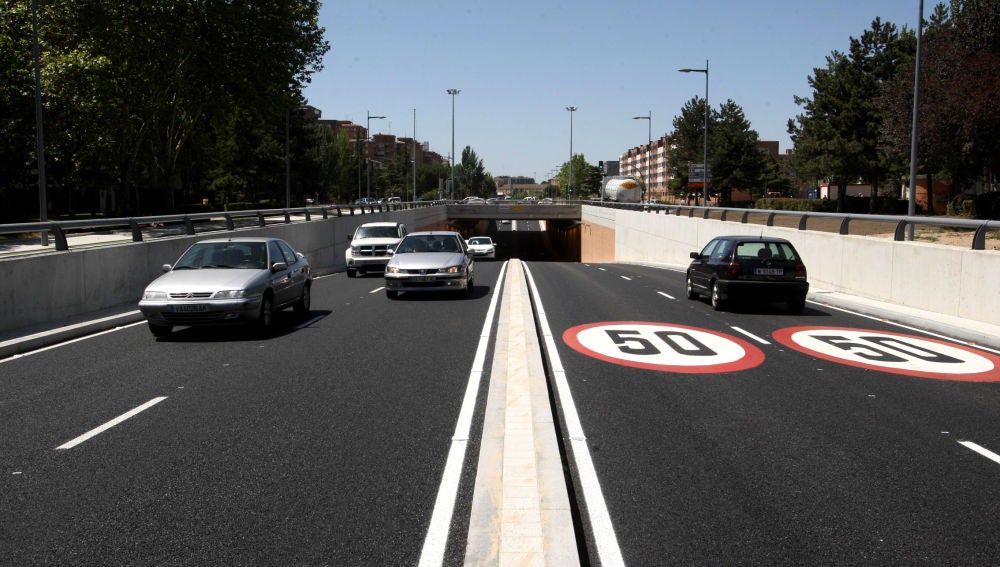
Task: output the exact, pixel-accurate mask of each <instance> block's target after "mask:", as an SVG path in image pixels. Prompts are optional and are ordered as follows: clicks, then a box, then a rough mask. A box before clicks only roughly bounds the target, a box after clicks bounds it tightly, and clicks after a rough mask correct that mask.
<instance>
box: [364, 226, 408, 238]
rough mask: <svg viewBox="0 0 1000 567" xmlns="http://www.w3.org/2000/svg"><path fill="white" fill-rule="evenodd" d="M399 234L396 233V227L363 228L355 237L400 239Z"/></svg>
mask: <svg viewBox="0 0 1000 567" xmlns="http://www.w3.org/2000/svg"><path fill="white" fill-rule="evenodd" d="M398 237H399V234H398V233H397V232H396V227H394V226H362V227H360V228H358V232H357V233H356V234H355V235H354V238H398Z"/></svg>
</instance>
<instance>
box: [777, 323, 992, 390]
mask: <svg viewBox="0 0 1000 567" xmlns="http://www.w3.org/2000/svg"><path fill="white" fill-rule="evenodd" d="M772 336H773V337H774V339H775V340H777V341H778V342H780V343H781V344H783V345H785V346H787V347H789V348H792V349H795V350H797V351H799V352H803V353H805V354H808V355H810V356H815V357H818V358H822V359H824V360H829V361H832V362H837V363H840V364H846V365H849V366H856V367H859V368H867V369H869V370H880V371H882V372H891V373H893V374H905V375H908V376H918V377H921V378H932V379H935V380H954V381H962V382H1000V357H998V356H996V355H993V354H989V353H987V352H984V351H980V350H977V349H975V348H972V347H968V346H964V345H959V344H955V343H949V342H945V341H942V340H937V339H930V338H926V337H918V336H914V335H904V334H900V333H891V332H889V331H872V330H868V329H851V328H844V327H788V328H785V329H779V330H777V331H775V332H774V333H772Z"/></svg>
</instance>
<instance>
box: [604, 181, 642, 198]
mask: <svg viewBox="0 0 1000 567" xmlns="http://www.w3.org/2000/svg"><path fill="white" fill-rule="evenodd" d="M601 197H602V198H603V199H604V200H606V201H615V202H617V203H638V202H640V201H642V185H641V184H640V183H639V181H638V180H637V179H636V178H634V177H629V176H627V175H613V176H611V177H606V178H605V179H604V188H603V189H602V191H601Z"/></svg>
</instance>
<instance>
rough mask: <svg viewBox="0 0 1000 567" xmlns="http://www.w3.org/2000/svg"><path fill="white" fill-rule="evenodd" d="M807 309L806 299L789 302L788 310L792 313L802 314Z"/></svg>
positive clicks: (790, 300) (798, 298) (799, 298)
mask: <svg viewBox="0 0 1000 567" xmlns="http://www.w3.org/2000/svg"><path fill="white" fill-rule="evenodd" d="M805 308H806V298H804V297H796V298H795V299H789V300H788V310H789V311H791V312H792V313H802V310H803V309H805Z"/></svg>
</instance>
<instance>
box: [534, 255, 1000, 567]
mask: <svg viewBox="0 0 1000 567" xmlns="http://www.w3.org/2000/svg"><path fill="white" fill-rule="evenodd" d="M528 267H529V269H530V270H531V272H532V274H533V277H534V278H535V279H536V282H537V286H538V290H539V295H540V298H541V300H542V303H543V305H544V309H545V312H546V313H547V314H548V318H549V322H550V324H551V326H552V331H553V333H554V334H555V335H556V336H560V335H562V338H563V340H561V341H556V342H557V344H558V350H559V356H560V357H561V360H562V364H563V366H564V367H565V371H566V377H567V381H568V382H569V384H570V390H571V391H572V396H573V399H574V401H575V405H576V408H577V411H578V412H579V415H580V419H581V421H582V425H583V428H584V432H585V433H586V436H587V441H588V445H589V447H590V451H591V453H592V457H593V460H594V462H595V466H596V469H597V474H598V477H599V478H600V479H601V481H602V488H603V491H604V496H605V499H606V501H607V505H608V508H609V511H610V514H611V517H612V521H613V523H614V526H615V530H616V534H617V538H618V541H619V544H620V546H621V551H622V555H623V557H624V560H625V563H626V564H629V565H653V564H681V565H690V564H699V565H734V564H740V565H778V564H781V565H817V564H826V565H830V564H836V565H885V564H896V565H913V564H930V565H945V564H949V565H957V564H963V565H970V564H980V565H985V564H997V562H998V561H1000V548H998V544H997V541H1000V537H998V536H1000V527H998V525H997V523H996V521H995V520H996V518H997V513H996V502H997V499H998V496H1000V494H998V493H1000V484H998V483H997V480H998V478H1000V464H998V463H996V462H993V461H991V460H989V459H988V458H984V456H982V455H980V454H977V453H975V452H973V451H971V450H969V449H968V448H967V447H966V446H965V445H961V444H959V442H960V441H973V442H975V443H976V444H977V445H979V446H985V447H987V448H991V449H992V450H994V451H996V450H998V449H1000V422H998V420H997V419H996V418H997V408H998V407H1000V386H998V384H997V383H996V382H992V383H985V382H967V381H963V380H967V379H970V378H972V379H976V378H983V375H980V374H976V373H973V374H971V375H969V374H962V373H958V374H938V375H936V376H935V377H934V378H929V377H927V376H913V375H907V374H900V373H899V372H912V371H925V370H928V368H927V367H926V366H922V365H921V363H923V362H928V359H931V361H930V363H931V364H933V363H934V362H935V361H934V360H933V359H935V357H936V358H937V359H938V360H939V361H945V362H937V364H938V366H943V367H950V366H959V363H957V362H956V361H954V360H947V359H946V358H944V357H943V356H941V353H943V352H949V353H950V354H955V353H953V352H951V351H945V350H944V349H943V347H941V348H939V347H938V346H937V345H936V343H932V344H931V345H929V348H927V347H928V344H927V343H922V342H918V341H915V340H913V339H912V338H910V337H918V338H920V337H924V338H927V337H926V335H923V334H922V333H920V332H917V331H914V330H907V329H901V328H899V327H897V326H895V325H892V324H889V323H886V322H881V321H877V320H873V319H870V318H862V317H858V316H855V315H850V314H846V313H843V312H840V311H837V310H832V309H827V308H823V307H819V306H817V305H816V304H809V305H808V306H807V308H806V310H805V312H804V313H802V314H801V315H791V314H789V313H787V312H786V311H785V309H784V307H783V306H781V305H776V306H761V305H750V306H746V305H745V306H742V307H740V308H737V310H736V311H735V312H722V313H720V312H716V311H714V310H713V309H712V308H711V306H710V305H709V304H708V303H707V301H706V300H704V299H702V300H688V299H686V297H685V295H684V278H683V274H680V273H677V272H671V271H665V270H659V269H654V268H644V267H638V266H627V265H589V266H588V265H580V264H556V263H535V264H531V263H529V265H528ZM569 282H572V284H570V283H569ZM622 322H624V323H622ZM636 322H647V323H654V324H659V325H664V327H662V328H661V331H660V332H661V333H664V330H665V334H661V335H657V334H656V331H655V329H656V328H657V327H651V328H650V329H652V330H650V329H646V330H644V331H642V329H644V327H642V326H641V325H639V324H638V323H636ZM616 323H620V324H618V325H617V326H615V325H609V324H616ZM597 324H604V325H605V327H604V330H603V331H602V332H603V334H604V335H605V336H606V337H607V338H605V339H604V341H603V343H600V342H598V341H597V340H596V339H594V338H593V337H592V338H591V339H589V340H590V342H589V343H587V341H583V342H584V343H587V344H590V345H591V346H592V347H594V345H599V346H600V348H596V347H595V348H592V349H589V350H588V351H586V352H581V350H579V349H574V348H572V347H571V346H570V345H569V343H568V339H569V337H568V336H566V334H565V331H566V330H567V329H575V328H580V327H581V326H594V325H597ZM801 327H806V328H820V331H819V335H818V336H821V337H827V341H828V342H833V343H839V344H841V345H847V349H844V348H840V347H835V348H834V349H833V350H834V351H843V352H844V353H845V356H846V355H852V357H853V361H854V362H856V361H857V360H861V361H866V360H872V361H874V360H876V359H883V358H889V357H890V356H894V355H899V356H897V358H900V359H908V360H906V361H904V362H903V363H901V364H899V368H897V369H894V370H892V371H885V370H876V369H872V368H862V367H858V366H852V365H848V364H845V363H843V362H834V361H833V360H828V359H824V358H821V357H819V356H815V355H810V354H809V353H806V352H800V351H799V350H796V349H793V348H790V347H789V346H787V345H785V344H783V343H782V342H779V340H777V337H778V336H779V335H780V333H779V335H776V334H775V333H776V331H779V330H780V329H787V328H801ZM829 327H836V328H849V329H863V330H865V333H863V334H862V335H863V336H868V337H875V338H876V339H880V340H881V342H876V341H875V340H873V339H872V340H870V342H868V343H867V344H866V346H864V347H860V346H853V345H851V343H849V342H847V341H846V340H844V339H840V338H834V339H829V337H839V336H841V335H844V336H846V335H847V332H845V331H842V330H830V329H826V328H829ZM597 328H598V329H600V328H601V327H597ZM609 330H610V331H611V332H612V333H617V335H615V336H616V337H617V339H618V340H617V342H615V341H614V340H612V339H613V338H614V337H612V335H611V334H608V331H609ZM698 333H703V334H698ZM704 333H708V334H704ZM882 333H891V334H890V335H889V336H888V337H885V336H882ZM600 334H601V333H598V335H600ZM716 334H718V335H721V336H722V338H723V339H725V340H722V342H718V343H713V342H711V340H715V339H713V337H717V336H718V335H716ZM896 334H903V335H906V337H897V335H896ZM569 335H573V336H580V335H575V334H574V333H572V332H571V333H569ZM584 336H585V335H584ZM751 337H753V338H751ZM734 339H735V340H737V341H738V340H742V341H744V342H745V343H746V344H748V345H750V346H749V347H746V350H748V351H751V350H753V349H757V350H759V352H760V354H761V355H762V358H761V360H759V361H757V360H751V359H753V358H754V357H752V356H749V355H747V356H744V357H743V358H742V359H738V360H737V362H729V363H720V360H718V357H717V356H711V355H706V352H704V351H706V350H708V351H715V352H716V353H721V352H722V350H723V349H722V348H721V347H722V346H724V345H725V344H726V341H729V342H732V340H734ZM894 340H895V341H898V342H893V341H894ZM643 341H645V342H643ZM570 342H571V341H570ZM915 345H917V346H920V348H917V346H915ZM583 346H586V344H584V345H583ZM894 347H899V348H894ZM628 349H631V350H632V351H637V352H638V351H645V350H653V351H659V352H661V353H667V352H669V353H671V354H674V355H676V354H677V353H678V352H683V353H684V356H673V359H672V360H665V361H661V362H663V364H662V366H665V367H668V368H654V369H650V368H643V367H636V366H633V365H630V364H635V363H636V362H635V360H630V361H628V362H623V361H622V360H621V359H616V358H614V356H619V355H618V354H617V353H621V352H622V351H623V350H628ZM970 350H971V351H973V354H971V355H969V357H968V358H970V359H975V357H976V356H978V355H977V354H976V353H979V354H983V355H986V356H989V353H986V352H983V351H976V350H975V349H970ZM848 351H851V352H848ZM932 351H934V352H937V353H938V354H937V355H935V354H933V352H932ZM907 352H908V353H910V355H911V356H906V354H905V353H907ZM602 353H603V354H604V355H610V356H606V357H605V358H601V357H600V356H599V355H600V354H602ZM855 354H862V355H865V356H867V357H869V358H868V359H865V358H864V357H862V358H860V359H859V358H858V357H856V356H853V355H855ZM644 356H650V355H648V354H645V353H644V354H641V355H638V356H637V357H633V358H638V359H640V362H639V363H640V364H641V363H642V362H641V359H642V358H643V357H644ZM963 356H964V355H963ZM653 358H655V356H653ZM699 358H700V359H703V361H699V360H698V359H699ZM848 358H851V357H848ZM951 358H956V357H955V356H953V357H951ZM689 363H690V364H691V366H689V367H687V368H683V367H681V368H678V366H679V365H681V364H689ZM713 364H714V365H717V366H712V365H713ZM727 364H728V365H729V366H730V367H732V368H731V369H730V368H727ZM754 364H755V365H754ZM705 365H708V370H706V367H705ZM740 365H747V366H749V367H747V368H739V366H740ZM751 365H752V366H751ZM671 366H673V367H671ZM915 369H923V370H915ZM945 370H946V371H950V369H949V368H945ZM927 373H928V374H930V372H927ZM990 376H991V378H992V379H994V380H995V379H997V378H998V375H997V367H996V366H994V367H993V371H992V373H991V374H990ZM591 545H592V542H591Z"/></svg>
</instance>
